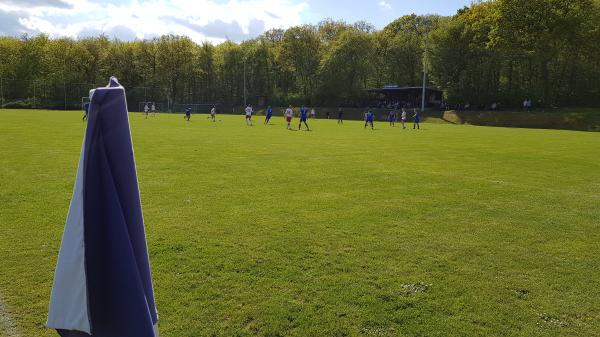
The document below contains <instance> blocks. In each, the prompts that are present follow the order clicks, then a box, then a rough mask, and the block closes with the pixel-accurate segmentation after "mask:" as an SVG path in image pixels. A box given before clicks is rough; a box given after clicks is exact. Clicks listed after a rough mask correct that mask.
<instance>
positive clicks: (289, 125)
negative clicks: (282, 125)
mask: <svg viewBox="0 0 600 337" xmlns="http://www.w3.org/2000/svg"><path fill="white" fill-rule="evenodd" d="M284 116H285V121H286V122H287V129H288V130H291V129H292V118H294V110H293V109H292V106H291V105H290V106H289V107H288V108H287V109H286V110H285V113H284Z"/></svg>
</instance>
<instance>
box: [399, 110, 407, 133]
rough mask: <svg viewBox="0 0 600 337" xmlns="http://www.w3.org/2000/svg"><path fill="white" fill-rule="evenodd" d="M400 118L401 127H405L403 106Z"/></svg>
mask: <svg viewBox="0 0 600 337" xmlns="http://www.w3.org/2000/svg"><path fill="white" fill-rule="evenodd" d="M400 120H401V121H402V128H403V129H406V125H405V123H406V110H404V108H402V115H401V116H400Z"/></svg>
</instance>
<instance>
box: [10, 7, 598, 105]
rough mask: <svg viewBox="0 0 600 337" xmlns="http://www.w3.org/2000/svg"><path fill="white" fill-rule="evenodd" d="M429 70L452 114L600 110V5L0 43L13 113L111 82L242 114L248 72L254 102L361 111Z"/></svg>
mask: <svg viewBox="0 0 600 337" xmlns="http://www.w3.org/2000/svg"><path fill="white" fill-rule="evenodd" d="M424 68H425V69H427V73H428V85H431V86H435V87H437V88H439V89H441V90H443V92H444V98H445V100H446V102H448V103H450V104H459V103H462V104H464V103H469V104H471V105H473V106H477V105H487V104H490V103H492V102H497V103H499V104H500V105H501V106H504V107H518V106H520V105H521V102H522V101H523V99H525V98H530V99H532V100H533V101H534V102H536V103H538V104H543V105H545V106H558V107H565V106H569V107H572V106H577V107H587V106H593V107H597V106H600V0H578V1H571V0H527V1H522V0H491V1H478V2H477V3H474V4H473V5H471V6H470V7H467V8H464V9H461V10H459V11H458V12H457V14H456V15H454V16H452V17H442V16H435V15H426V16H418V15H408V16H403V17H400V18H398V19H397V20H395V21H393V22H391V23H390V24H388V25H387V26H386V27H385V28H383V29H381V30H377V29H375V27H374V26H373V25H372V24H370V23H366V22H357V23H354V24H348V23H345V22H342V21H334V20H330V19H326V20H324V21H321V22H319V23H318V24H316V25H301V26H296V27H291V28H289V29H286V30H283V29H274V30H270V31H267V32H265V33H264V34H262V35H261V36H259V37H257V38H254V39H251V40H247V41H243V42H241V43H235V42H232V41H227V42H224V43H222V44H218V45H214V44H211V43H208V42H206V43H202V44H196V43H194V42H193V41H192V40H191V39H190V38H188V37H185V36H175V35H166V36H161V37H157V38H154V39H151V40H143V41H119V40H114V39H112V40H111V39H109V38H108V37H106V36H99V37H94V38H81V39H71V38H56V39H52V38H49V37H48V36H45V35H39V36H22V37H0V79H1V80H0V82H1V83H0V84H1V90H2V97H3V102H2V103H3V104H4V105H5V106H8V107H10V106H14V107H45V108H62V107H63V106H64V107H77V106H78V105H79V104H80V101H79V100H80V98H81V96H85V93H86V92H87V91H88V90H89V89H90V88H91V87H93V86H98V85H101V84H105V82H107V79H108V77H109V76H111V75H114V76H117V77H118V78H119V80H120V82H121V83H122V84H123V85H124V86H125V87H126V88H128V96H129V100H130V102H140V101H157V102H165V101H167V100H168V101H169V102H172V103H181V104H188V103H216V102H220V103H223V104H227V105H230V106H232V105H241V104H242V103H243V97H244V73H245V74H246V83H247V89H246V93H247V97H248V101H249V102H251V103H255V102H254V101H255V99H256V97H259V96H264V97H267V98H268V101H269V103H270V104H273V105H287V104H294V105H300V104H307V105H313V106H337V105H345V106H361V105H364V104H366V103H365V102H368V100H369V96H368V92H367V91H366V90H367V89H369V88H378V87H382V86H383V85H385V84H391V83H394V84H398V85H400V86H421V85H422V76H423V69H424ZM130 104H131V103H130Z"/></svg>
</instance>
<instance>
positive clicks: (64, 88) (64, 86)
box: [63, 82, 67, 111]
mask: <svg viewBox="0 0 600 337" xmlns="http://www.w3.org/2000/svg"><path fill="white" fill-rule="evenodd" d="M63 91H64V93H65V111H66V110H67V83H66V82H63Z"/></svg>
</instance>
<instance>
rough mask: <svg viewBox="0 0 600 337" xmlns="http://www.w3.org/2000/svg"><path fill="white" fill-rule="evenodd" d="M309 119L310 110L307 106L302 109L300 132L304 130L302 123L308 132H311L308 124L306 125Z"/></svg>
mask: <svg viewBox="0 0 600 337" xmlns="http://www.w3.org/2000/svg"><path fill="white" fill-rule="evenodd" d="M307 118H308V110H307V109H306V107H305V106H303V107H302V108H300V123H299V124H298V130H302V123H304V125H306V131H310V128H309V127H308V124H306V119H307Z"/></svg>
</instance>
